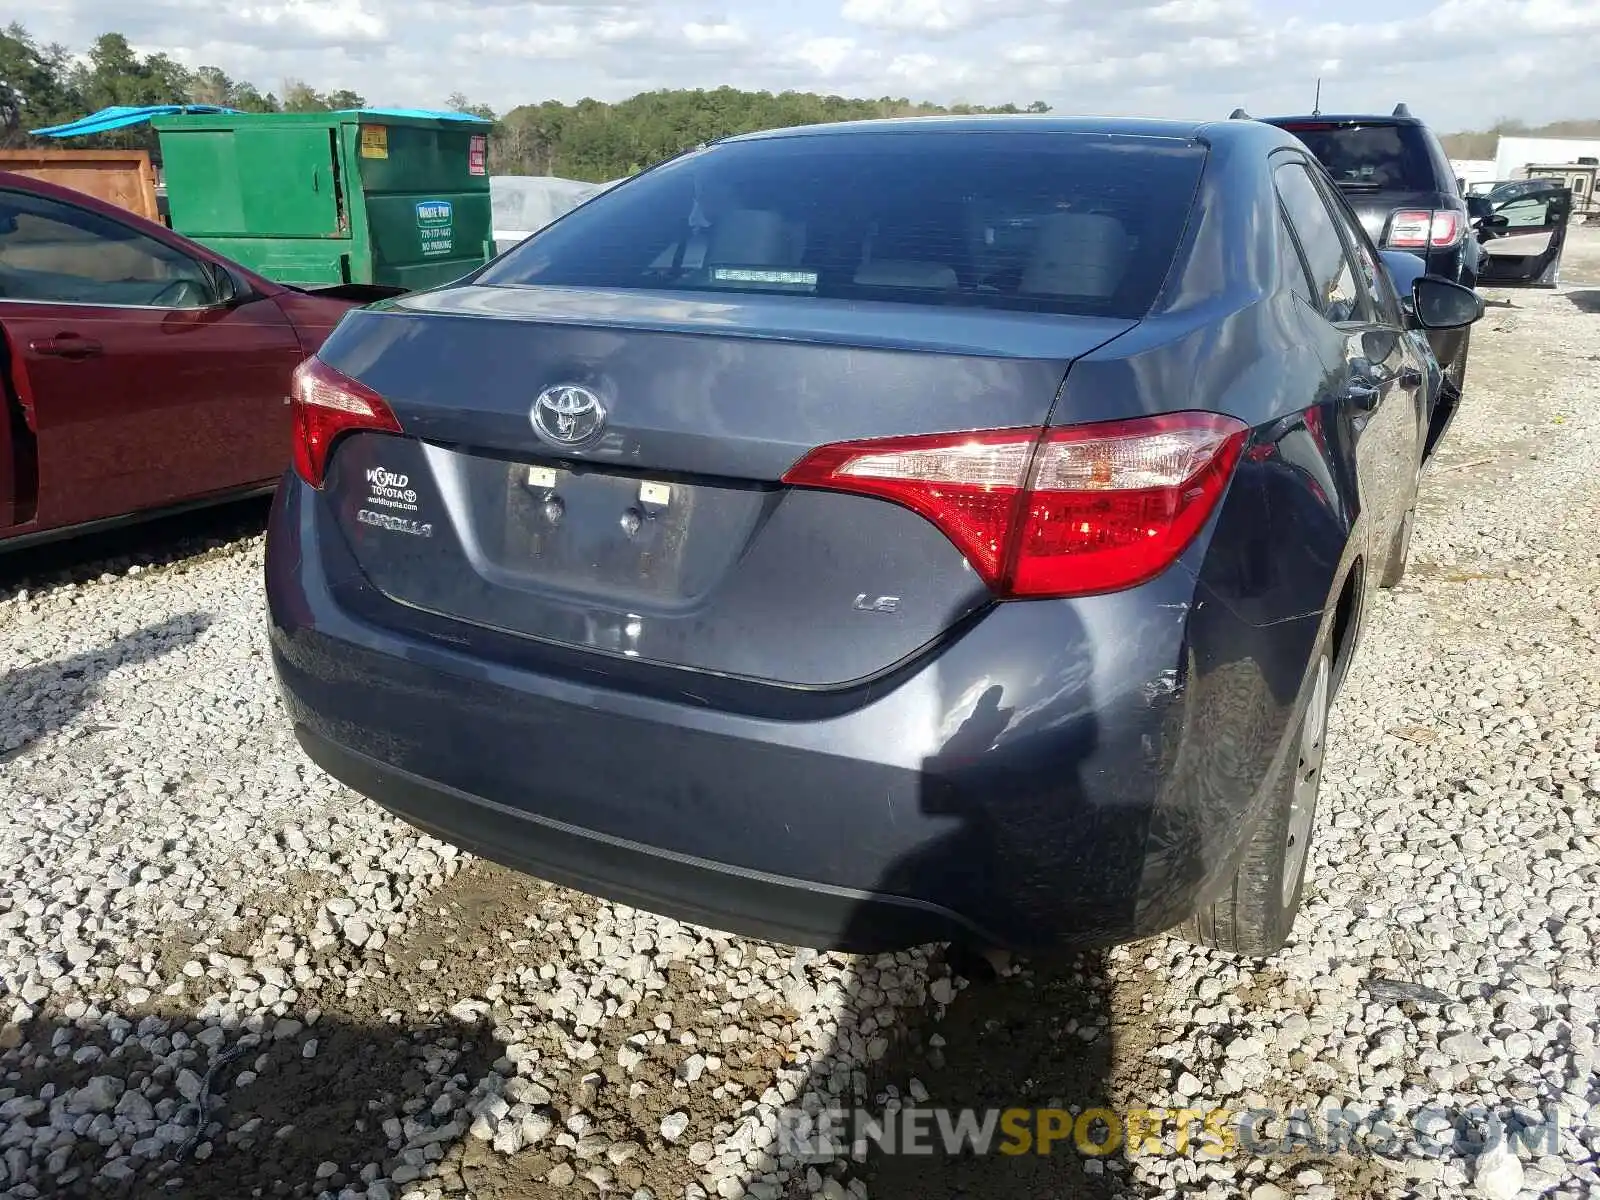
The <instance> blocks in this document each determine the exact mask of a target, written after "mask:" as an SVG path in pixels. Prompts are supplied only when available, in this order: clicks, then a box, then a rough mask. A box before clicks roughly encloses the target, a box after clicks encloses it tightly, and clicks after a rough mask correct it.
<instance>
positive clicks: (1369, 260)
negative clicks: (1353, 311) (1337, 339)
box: [1314, 179, 1401, 324]
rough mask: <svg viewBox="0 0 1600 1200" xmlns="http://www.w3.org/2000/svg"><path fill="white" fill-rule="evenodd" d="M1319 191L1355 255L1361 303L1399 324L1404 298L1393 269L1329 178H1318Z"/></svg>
mask: <svg viewBox="0 0 1600 1200" xmlns="http://www.w3.org/2000/svg"><path fill="white" fill-rule="evenodd" d="M1314 182H1315V183H1316V185H1317V190H1318V191H1319V192H1320V193H1321V194H1322V199H1323V202H1324V203H1325V204H1326V205H1327V207H1328V211H1329V212H1330V213H1331V214H1332V215H1333V220H1334V224H1336V225H1337V226H1339V229H1340V230H1341V231H1342V232H1343V234H1344V240H1345V245H1346V246H1347V247H1349V250H1350V252H1351V253H1352V254H1353V255H1354V256H1355V262H1356V266H1357V267H1358V268H1359V269H1358V270H1357V272H1356V284H1357V287H1358V288H1359V290H1360V291H1361V303H1362V305H1363V306H1364V308H1365V311H1366V312H1368V313H1374V314H1377V315H1378V316H1380V317H1382V318H1383V319H1384V320H1386V321H1390V322H1392V323H1395V324H1398V323H1399V322H1400V319H1401V314H1400V298H1399V295H1398V294H1397V293H1396V292H1395V290H1394V282H1393V280H1391V279H1390V278H1389V269H1388V268H1387V267H1385V266H1384V265H1383V263H1382V261H1381V260H1380V259H1379V258H1378V255H1377V252H1376V251H1375V250H1374V249H1373V248H1372V242H1371V240H1370V239H1369V238H1368V237H1367V235H1366V233H1365V232H1364V231H1363V230H1362V228H1361V222H1360V220H1359V219H1358V218H1357V217H1356V215H1355V213H1353V212H1351V211H1350V207H1349V205H1348V203H1346V202H1345V200H1344V199H1343V197H1342V196H1340V195H1339V194H1338V192H1337V191H1336V190H1335V189H1333V188H1330V187H1329V186H1328V182H1327V180H1326V179H1317V180H1314Z"/></svg>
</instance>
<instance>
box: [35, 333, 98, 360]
mask: <svg viewBox="0 0 1600 1200" xmlns="http://www.w3.org/2000/svg"><path fill="white" fill-rule="evenodd" d="M28 349H29V350H32V351H33V352H34V353H35V354H44V355H47V356H49V357H51V358H70V359H84V358H94V357H95V356H97V355H99V354H100V353H101V352H102V351H104V350H105V347H104V346H102V345H101V344H100V343H99V342H97V341H95V340H94V339H93V338H85V337H79V336H78V335H77V334H75V333H59V334H57V335H56V336H55V337H52V338H40V339H39V340H38V341H36V342H29V343H28Z"/></svg>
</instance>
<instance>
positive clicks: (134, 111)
mask: <svg viewBox="0 0 1600 1200" xmlns="http://www.w3.org/2000/svg"><path fill="white" fill-rule="evenodd" d="M238 112H239V110H238V109H236V108H222V107H220V106H219V105H215V104H151V105H147V106H146V107H143V108H130V107H129V106H127V105H125V104H114V105H112V106H111V107H110V108H102V109H101V110H100V111H99V112H97V113H90V114H89V115H88V116H87V117H80V118H79V119H78V120H76V121H72V122H69V123H68V124H66V125H51V126H50V127H48V128H46V129H32V130H29V132H30V133H32V134H34V135H35V136H36V137H53V138H69V137H87V136H89V135H90V134H92V133H110V132H111V131H112V130H114V129H126V128H128V127H129V126H130V125H142V124H143V123H144V122H146V121H148V120H150V118H151V117H165V116H174V115H177V114H179V113H202V114H203V113H238ZM339 112H340V113H351V114H355V115H360V116H374V117H425V118H429V119H432V120H437V121H467V122H474V123H476V124H479V125H487V124H489V122H487V121H485V120H484V119H483V118H482V117H478V116H474V115H473V114H472V113H460V112H442V111H435V110H433V109H428V108H345V109H340V110H339Z"/></svg>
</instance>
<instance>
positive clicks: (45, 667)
mask: <svg viewBox="0 0 1600 1200" xmlns="http://www.w3.org/2000/svg"><path fill="white" fill-rule="evenodd" d="M211 621H212V617H211V615H210V614H209V613H200V612H193V613H184V614H182V615H180V616H175V617H168V618H167V619H166V620H165V621H160V622H158V623H156V624H154V625H147V626H146V627H145V628H143V629H140V630H138V631H137V632H134V633H130V634H127V635H125V636H123V637H119V638H117V639H116V640H115V641H113V642H111V643H110V644H109V645H105V646H100V647H98V648H97V649H94V650H86V651H84V652H83V653H81V654H74V655H72V657H70V658H63V659H57V660H56V661H54V662H46V663H39V664H38V665H36V666H28V667H17V668H14V669H13V670H10V671H7V672H6V673H5V674H3V675H0V763H4V762H6V761H7V760H8V759H10V758H13V757H15V756H16V755H17V754H18V753H20V752H21V751H23V750H25V749H26V748H27V747H28V746H30V745H31V744H32V743H34V742H35V741H37V740H38V739H39V738H41V737H43V736H44V735H46V734H48V733H53V732H54V731H55V730H57V729H60V728H61V727H62V726H64V725H66V724H67V723H68V722H70V721H71V720H72V719H73V718H74V717H76V716H77V715H78V714H79V713H80V712H82V711H83V710H84V709H85V708H86V707H88V705H89V704H90V703H92V702H93V700H94V698H95V696H96V695H97V694H98V693H99V690H100V683H101V681H102V680H104V679H105V677H106V676H107V675H109V674H110V673H111V672H112V671H114V670H116V669H117V668H118V667H122V666H128V665H130V664H135V663H144V662H149V661H150V660H151V659H155V658H160V657H161V656H162V655H163V654H167V653H169V652H170V651H172V650H176V649H177V648H178V647H180V646H184V645H187V644H188V643H190V642H192V641H194V640H195V638H197V637H199V636H200V635H201V634H202V633H204V632H205V631H206V630H207V629H208V628H209V627H210V625H211Z"/></svg>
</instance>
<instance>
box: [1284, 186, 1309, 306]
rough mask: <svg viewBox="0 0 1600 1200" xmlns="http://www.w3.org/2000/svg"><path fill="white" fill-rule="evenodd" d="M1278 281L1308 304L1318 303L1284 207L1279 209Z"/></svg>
mask: <svg viewBox="0 0 1600 1200" xmlns="http://www.w3.org/2000/svg"><path fill="white" fill-rule="evenodd" d="M1278 282H1279V284H1281V285H1282V286H1283V287H1284V288H1286V289H1287V290H1289V291H1291V292H1293V293H1294V294H1295V295H1296V296H1299V297H1300V298H1301V299H1302V300H1304V301H1305V302H1306V303H1307V304H1310V305H1313V306H1315V305H1316V303H1317V301H1316V296H1315V294H1314V293H1313V292H1312V290H1311V280H1310V278H1309V277H1308V276H1307V275H1306V263H1305V259H1303V258H1301V257H1300V247H1299V246H1297V245H1295V242H1294V234H1293V233H1292V232H1291V231H1290V229H1289V222H1288V220H1287V219H1286V218H1285V217H1284V215H1283V210H1282V209H1279V210H1278Z"/></svg>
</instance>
